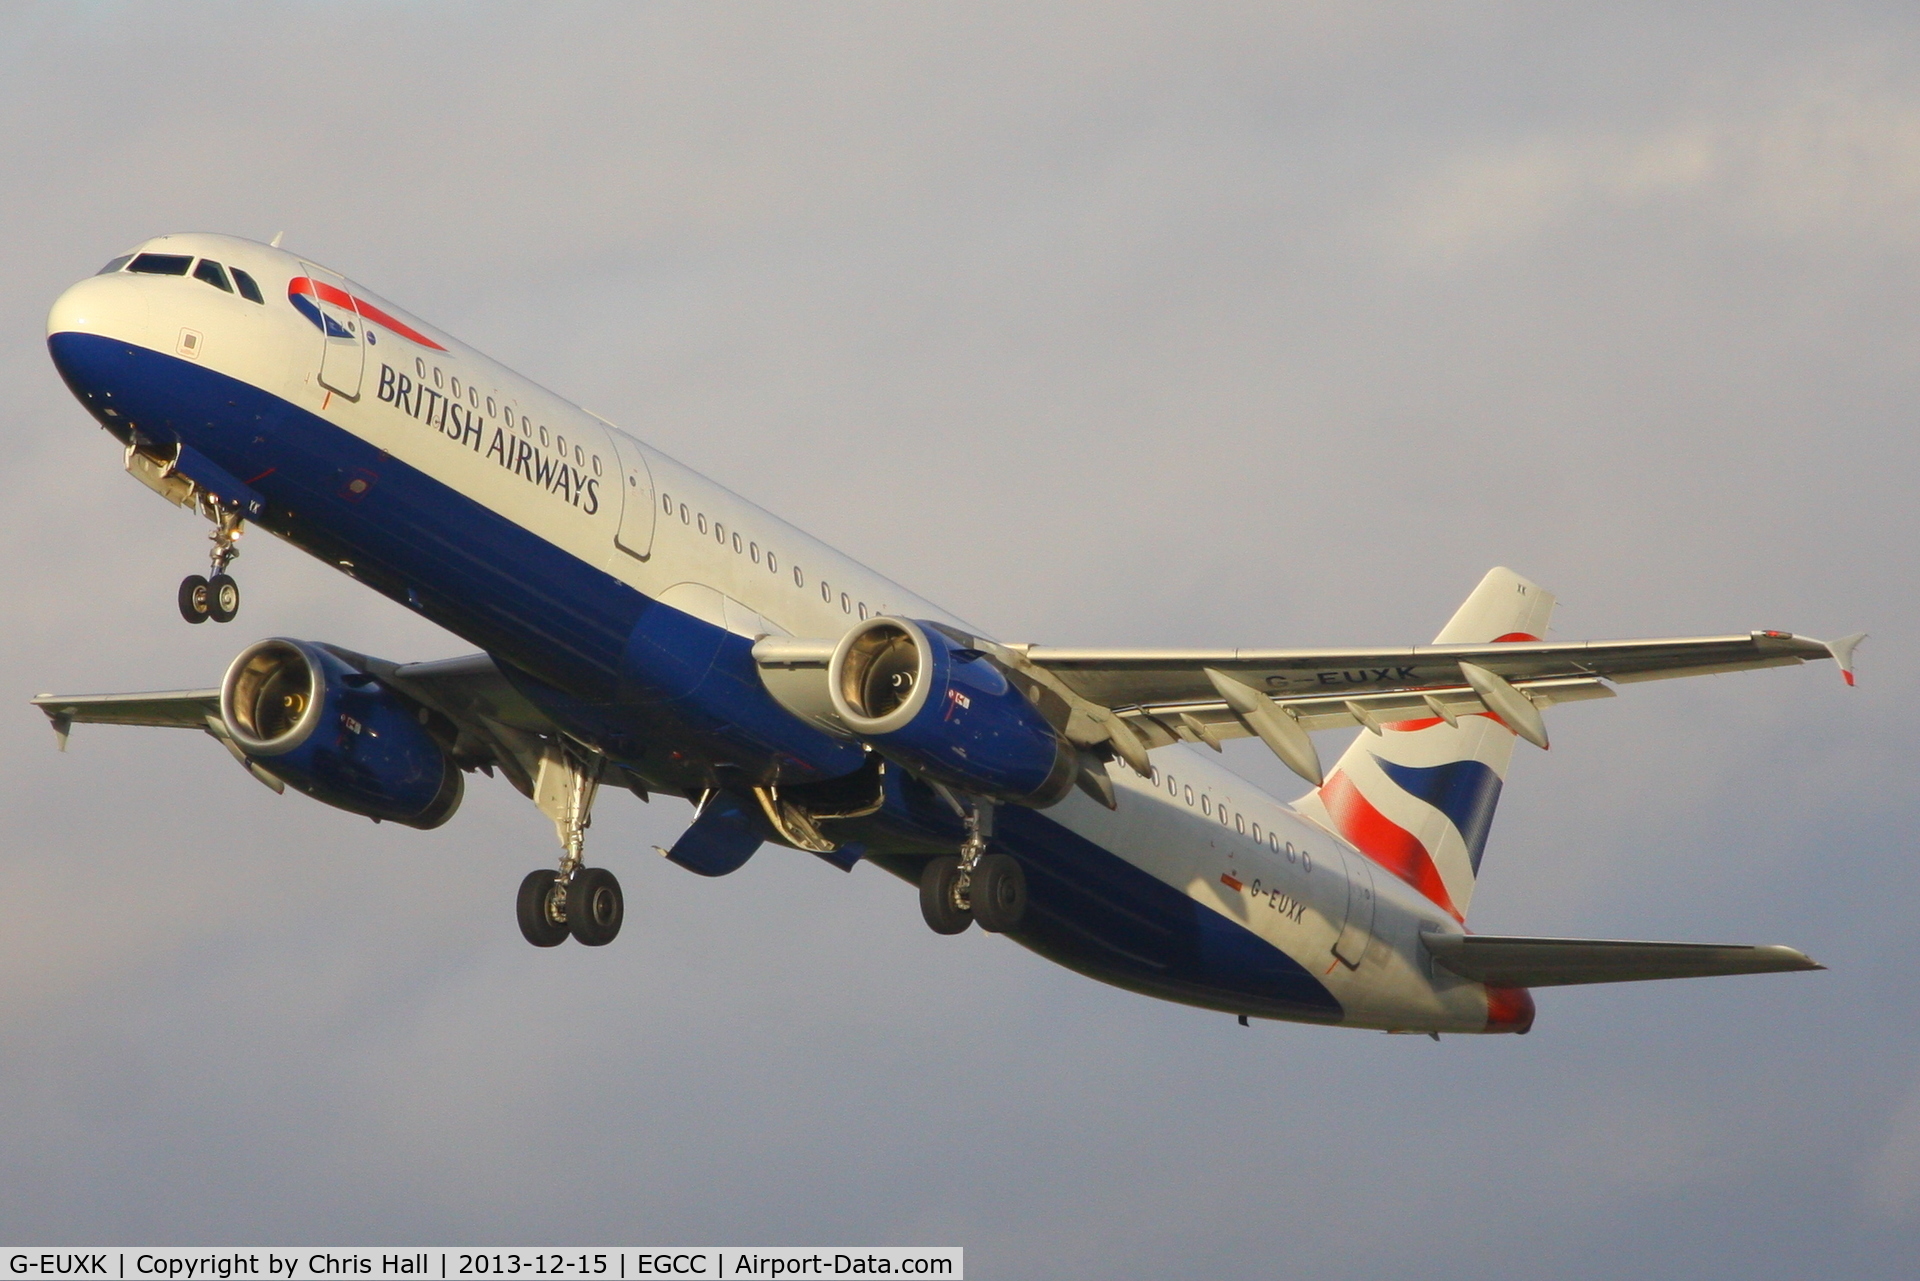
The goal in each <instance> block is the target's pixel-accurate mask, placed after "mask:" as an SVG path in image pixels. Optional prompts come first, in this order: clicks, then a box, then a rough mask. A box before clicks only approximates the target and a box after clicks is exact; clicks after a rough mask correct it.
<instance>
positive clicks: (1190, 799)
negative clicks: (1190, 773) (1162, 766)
mask: <svg viewBox="0 0 1920 1281" xmlns="http://www.w3.org/2000/svg"><path fill="white" fill-rule="evenodd" d="M1187 804H1188V805H1189V806H1191V805H1192V804H1193V784H1192V783H1188V784H1187Z"/></svg>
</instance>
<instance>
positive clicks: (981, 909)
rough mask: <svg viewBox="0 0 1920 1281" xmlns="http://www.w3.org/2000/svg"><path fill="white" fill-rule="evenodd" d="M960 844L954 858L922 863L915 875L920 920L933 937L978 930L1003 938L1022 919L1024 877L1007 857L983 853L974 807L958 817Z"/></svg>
mask: <svg viewBox="0 0 1920 1281" xmlns="http://www.w3.org/2000/svg"><path fill="white" fill-rule="evenodd" d="M962 817H963V818H964V820H965V822H966V825H967V836H966V839H965V840H963V841H962V842H961V843H960V852H959V853H958V854H942V855H940V856H939V857H938V858H932V859H928V860H927V865H926V866H925V867H924V868H922V869H921V872H920V915H921V916H923V917H925V918H926V922H927V927H928V928H929V929H931V930H932V931H933V932H934V933H935V934H961V933H964V932H965V931H966V928H967V927H968V926H969V925H972V924H973V923H974V922H976V921H978V922H979V923H980V928H981V929H983V930H986V931H988V932H989V933H993V934H1004V933H1006V932H1007V931H1008V930H1012V929H1017V928H1019V925H1020V922H1021V921H1022V920H1024V919H1025V918H1026V914H1027V874H1026V872H1024V871H1023V870H1021V867H1020V862H1019V860H1018V859H1016V858H1014V857H1013V855H1011V854H1000V853H991V854H990V853H988V852H987V841H986V837H985V835H983V834H982V825H981V822H980V810H979V807H978V805H977V804H976V805H975V806H973V807H971V808H969V809H968V810H967V811H966V812H965V813H964V814H963V816H962Z"/></svg>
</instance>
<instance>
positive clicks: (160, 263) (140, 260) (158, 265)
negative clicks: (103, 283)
mask: <svg viewBox="0 0 1920 1281" xmlns="http://www.w3.org/2000/svg"><path fill="white" fill-rule="evenodd" d="M191 266H193V256H192V255H191V254H141V255H140V256H139V257H137V258H135V259H134V260H133V261H132V262H130V263H128V264H127V270H128V271H137V272H139V273H140V274H141V275H143V276H184V275H186V274H187V268H189V267H191Z"/></svg>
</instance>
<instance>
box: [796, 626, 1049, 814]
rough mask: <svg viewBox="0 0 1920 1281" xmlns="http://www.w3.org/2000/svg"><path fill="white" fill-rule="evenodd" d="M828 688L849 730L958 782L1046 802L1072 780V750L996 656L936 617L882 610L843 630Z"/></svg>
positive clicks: (983, 791) (929, 773) (922, 769)
mask: <svg viewBox="0 0 1920 1281" xmlns="http://www.w3.org/2000/svg"><path fill="white" fill-rule="evenodd" d="M827 695H828V697H829V699H831V700H832V704H833V710H834V713H835V715H836V716H837V717H838V718H839V720H840V721H841V723H842V724H844V725H845V726H846V727H847V729H848V730H850V731H852V732H853V734H854V735H855V736H857V737H859V738H861V739H863V740H864V741H866V742H868V743H870V744H872V745H873V747H874V749H875V750H876V751H878V752H880V753H881V754H882V755H884V756H886V757H888V758H890V759H892V760H895V761H898V762H899V763H900V764H901V765H903V766H905V767H906V768H908V769H910V770H913V771H914V772H915V773H918V774H921V775H923V776H925V777H927V778H931V779H934V780H936V781H938V782H941V783H945V784H947V785H948V786H950V787H955V788H958V789H960V790H962V791H966V792H971V793H974V794H977V795H981V796H988V797H992V798H993V799H995V800H1003V801H1014V802H1017V803H1019V804H1022V805H1033V806H1045V805H1052V804H1053V803H1054V802H1056V801H1058V800H1060V799H1061V798H1062V797H1063V796H1065V795H1066V794H1067V792H1068V791H1069V790H1071V789H1072V787H1073V780H1074V776H1075V774H1076V773H1077V772H1078V762H1077V760H1076V758H1075V755H1074V752H1073V750H1072V749H1071V748H1070V747H1069V746H1068V745H1067V744H1066V742H1065V741H1064V740H1063V739H1062V738H1061V737H1060V735H1059V734H1058V733H1057V732H1055V730H1054V728H1053V726H1052V725H1050V724H1048V722H1047V719H1046V717H1044V716H1042V715H1041V714H1040V709H1039V708H1037V707H1035V706H1034V705H1033V703H1032V702H1031V701H1030V700H1029V699H1028V698H1027V696H1026V695H1025V694H1024V693H1022V692H1021V691H1020V690H1019V689H1018V688H1016V687H1015V686H1014V685H1013V683H1012V682H1011V681H1009V680H1008V679H1007V674H1006V672H1005V671H1003V670H1002V669H1001V667H1000V665H999V664H998V663H997V662H995V661H994V660H993V659H992V658H991V657H990V656H988V655H986V654H983V653H981V652H980V651H979V650H977V649H969V648H967V647H966V646H965V645H964V644H962V642H960V641H957V640H955V639H954V638H952V637H951V636H948V635H947V634H946V633H945V632H943V631H941V630H940V629H939V628H938V627H936V626H934V625H932V624H927V623H916V622H914V621H913V620H911V619H906V618H875V619H870V620H868V621H867V622H864V623H861V624H860V625H859V626H857V627H855V628H854V629H853V630H852V631H850V632H848V633H847V634H846V635H845V636H844V637H842V638H841V640H840V643H839V645H838V646H836V647H835V648H834V651H833V658H832V659H831V660H830V661H829V663H828V664H827Z"/></svg>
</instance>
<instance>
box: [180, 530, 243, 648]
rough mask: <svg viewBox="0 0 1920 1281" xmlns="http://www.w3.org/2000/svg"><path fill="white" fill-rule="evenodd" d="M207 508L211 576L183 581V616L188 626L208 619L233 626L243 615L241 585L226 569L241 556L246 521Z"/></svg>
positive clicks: (181, 589) (181, 609)
mask: <svg viewBox="0 0 1920 1281" xmlns="http://www.w3.org/2000/svg"><path fill="white" fill-rule="evenodd" d="M206 505H207V506H208V507H210V508H211V509H212V510H211V511H210V513H209V515H210V517H211V519H212V520H213V523H214V530H213V533H212V534H210V535H209V537H210V538H212V539H213V550H212V552H210V553H208V556H207V561H208V564H209V568H210V569H211V570H212V573H211V574H210V575H209V576H208V577H205V578H203V577H201V576H200V575H199V574H188V575H187V576H186V577H185V578H183V579H181V580H180V596H179V602H180V617H182V618H184V619H186V620H187V621H188V622H189V623H204V622H206V621H207V620H208V619H209V618H211V619H212V620H213V621H214V622H216V623H231V622H232V621H233V619H234V616H235V615H236V614H238V613H239V612H240V584H238V583H236V582H234V581H233V577H232V575H230V574H228V573H227V566H229V565H231V564H232V563H233V561H234V558H235V557H237V556H239V555H240V549H239V547H237V546H235V544H236V543H237V542H238V541H239V539H240V532H241V529H242V526H243V525H244V523H245V522H244V521H242V520H241V518H240V515H239V513H237V512H231V511H228V510H226V509H225V508H223V507H219V506H216V505H214V504H213V503H212V502H209V503H207V504H206Z"/></svg>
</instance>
